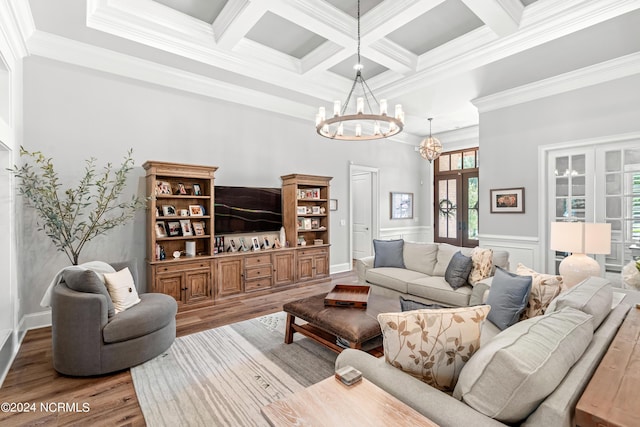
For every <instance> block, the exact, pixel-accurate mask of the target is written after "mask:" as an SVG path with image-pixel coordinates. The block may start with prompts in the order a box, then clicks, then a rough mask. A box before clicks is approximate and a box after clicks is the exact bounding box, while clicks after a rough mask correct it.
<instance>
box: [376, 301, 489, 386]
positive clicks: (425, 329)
mask: <svg viewBox="0 0 640 427" xmlns="http://www.w3.org/2000/svg"><path fill="white" fill-rule="evenodd" d="M489 310H490V307H489V306H488V305H483V306H475V307H459V308H442V309H420V310H413V311H405V312H403V313H382V314H379V315H378V322H380V328H381V329H382V337H383V344H384V358H385V361H386V362H387V363H389V364H390V365H392V366H394V367H396V368H398V369H400V370H402V371H404V372H406V373H408V374H410V375H412V376H414V377H416V378H418V379H420V380H422V381H424V382H426V383H427V384H429V385H431V386H433V387H435V388H437V389H440V390H446V391H451V390H453V388H454V387H455V385H456V381H457V380H458V374H459V373H460V370H461V369H462V367H463V366H464V364H465V363H466V362H467V361H468V360H469V358H471V356H472V355H473V353H475V352H476V351H477V350H478V348H479V347H480V327H481V325H482V321H483V320H484V319H485V317H486V316H487V313H488V312H489Z"/></svg>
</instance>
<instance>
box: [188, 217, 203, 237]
mask: <svg viewBox="0 0 640 427" xmlns="http://www.w3.org/2000/svg"><path fill="white" fill-rule="evenodd" d="M191 225H192V226H193V234H195V235H196V236H204V235H205V232H204V221H194V222H193V223H192V224H191Z"/></svg>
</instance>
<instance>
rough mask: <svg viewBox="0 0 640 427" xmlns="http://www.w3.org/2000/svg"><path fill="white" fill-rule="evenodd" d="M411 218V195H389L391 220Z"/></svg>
mask: <svg viewBox="0 0 640 427" xmlns="http://www.w3.org/2000/svg"><path fill="white" fill-rule="evenodd" d="M411 218H413V193H391V219H411Z"/></svg>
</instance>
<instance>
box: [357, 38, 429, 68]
mask: <svg viewBox="0 0 640 427" xmlns="http://www.w3.org/2000/svg"><path fill="white" fill-rule="evenodd" d="M362 55H363V56H366V57H367V58H369V59H371V60H372V61H375V62H377V63H378V64H381V65H384V66H385V67H387V68H389V69H390V70H393V71H395V72H396V73H400V74H409V73H412V72H414V71H415V70H416V66H417V64H418V55H416V54H414V53H412V52H410V51H409V50H407V49H405V48H403V47H402V46H400V45H398V44H396V43H394V42H392V41H391V40H389V39H385V38H382V39H380V40H377V41H375V42H373V43H371V44H370V45H365V46H363V47H362Z"/></svg>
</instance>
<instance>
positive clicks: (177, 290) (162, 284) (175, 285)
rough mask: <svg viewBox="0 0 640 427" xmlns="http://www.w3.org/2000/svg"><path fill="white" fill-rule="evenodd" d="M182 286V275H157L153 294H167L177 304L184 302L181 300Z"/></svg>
mask: <svg viewBox="0 0 640 427" xmlns="http://www.w3.org/2000/svg"><path fill="white" fill-rule="evenodd" d="M183 285H184V283H183V275H182V273H170V274H158V275H157V276H156V283H155V287H154V292H160V293H163V294H167V295H170V296H172V297H174V298H175V300H176V301H178V302H184V300H183V299H182V288H183V287H184V286H183Z"/></svg>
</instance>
